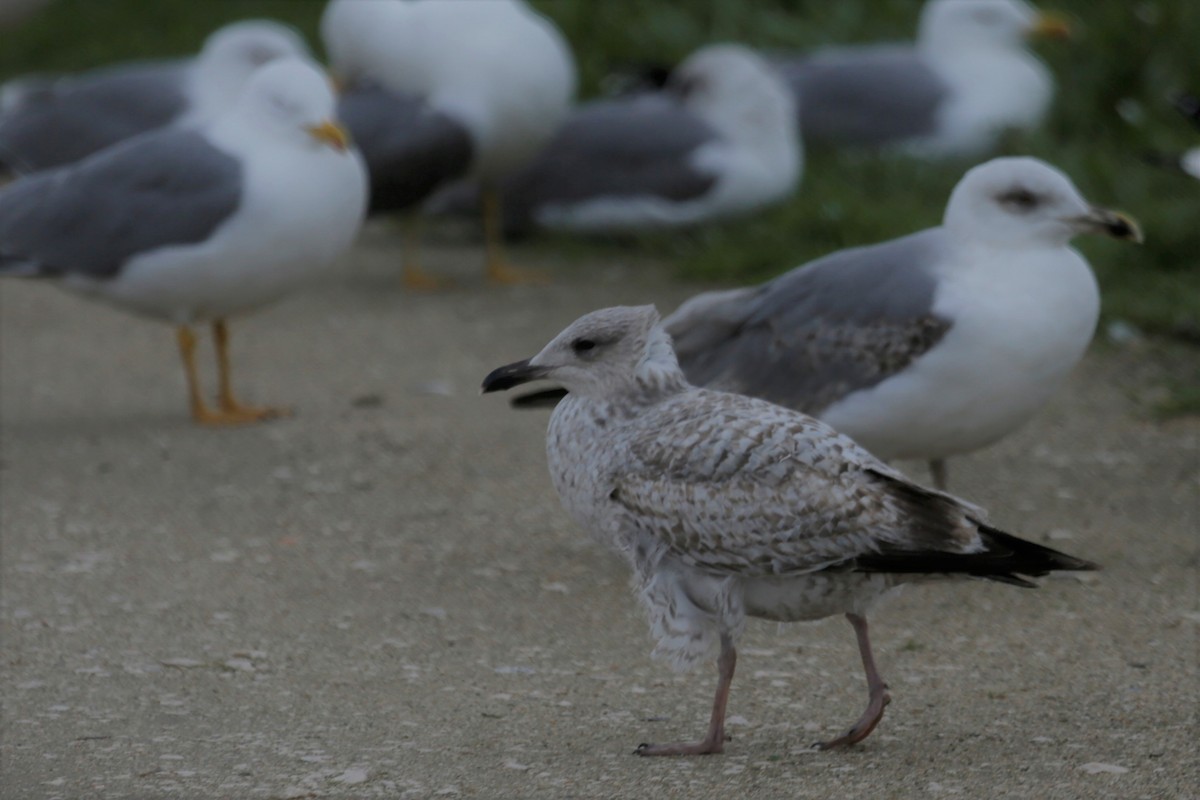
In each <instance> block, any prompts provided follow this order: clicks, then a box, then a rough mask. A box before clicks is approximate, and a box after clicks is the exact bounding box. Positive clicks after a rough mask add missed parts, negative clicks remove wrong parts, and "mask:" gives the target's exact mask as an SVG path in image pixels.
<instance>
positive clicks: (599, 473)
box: [483, 306, 1096, 756]
mask: <svg viewBox="0 0 1200 800" xmlns="http://www.w3.org/2000/svg"><path fill="white" fill-rule="evenodd" d="M540 378H548V379H551V380H554V381H556V382H558V383H561V384H562V385H563V386H565V387H566V388H567V389H568V390H569V391H570V394H569V395H567V397H566V399H564V400H563V402H561V403H560V404H559V405H558V407H557V408H556V409H555V411H554V415H553V416H552V417H551V418H550V427H549V431H548V432H547V436H546V451H547V457H548V460H549V467H550V476H551V479H552V481H553V483H554V487H555V489H556V490H557V491H558V495H559V498H560V499H561V500H562V503H563V506H564V507H565V508H566V510H567V512H568V513H569V514H570V516H571V517H572V518H573V519H574V520H575V522H576V523H577V524H579V525H580V526H581V527H583V528H584V529H585V530H587V532H588V533H589V534H591V535H592V536H593V537H595V538H596V539H598V540H599V541H601V542H602V543H603V544H606V545H609V546H611V547H613V548H615V549H616V550H617V551H618V552H619V553H620V554H621V555H623V556H624V557H625V558H626V559H627V560H628V561H629V563H630V565H631V566H632V568H633V571H634V575H635V579H634V582H635V585H636V586H637V590H638V593H639V595H640V597H641V600H642V603H643V604H644V605H645V606H646V609H647V611H648V614H649V618H650V626H651V630H652V632H653V635H654V638H655V639H656V640H657V648H656V651H655V652H656V654H658V655H662V656H664V657H666V658H669V659H670V660H671V661H672V662H673V664H674V665H675V666H676V667H677V668H687V667H691V666H694V665H695V664H696V663H697V662H699V661H700V660H702V659H704V658H706V657H708V656H710V655H712V654H713V653H714V652H717V653H719V655H718V659H717V664H718V668H719V671H720V680H719V682H718V684H717V693H716V700H715V702H714V704H713V711H712V718H711V722H710V725H709V730H708V734H707V735H706V736H705V737H704V738H703V739H701V740H700V741H697V742H690V743H675V744H658V745H652V744H643V745H641V746H640V747H638V749H637V753H638V754H640V755H647V756H650V755H687V754H703V753H719V752H721V751H722V749H723V748H724V744H725V733H724V719H725V706H726V701H727V700H728V697H729V687H730V682H731V681H732V679H733V670H734V664H735V662H736V658H737V655H736V650H735V645H736V641H737V638H738V636H739V634H740V633H741V631H742V629H743V627H744V624H745V619H746V617H747V616H751V617H762V618H766V619H772V620H778V621H798V620H813V619H820V618H823V617H827V616H830V615H833V614H838V613H844V614H845V615H846V617H847V618H848V619H849V620H850V623H851V624H852V625H853V627H854V631H855V634H856V636H857V638H858V645H859V650H860V653H861V656H862V661H863V667H864V670H865V672H866V676H867V686H868V690H869V695H870V701H869V704H868V707H867V710H866V711H865V712H864V713H863V715H862V717H861V718H860V719H859V720H858V721H857V722H856V723H855V724H854V725H853V726H852V727H851V728H850V729H849V730H848V731H847V732H846V733H844V734H842V735H841V736H838V737H836V738H835V739H832V740H830V741H828V742H825V743H824V744H823V745H821V746H822V747H825V748H828V747H836V746H841V745H850V744H854V743H856V742H859V741H861V740H862V739H864V738H866V736H867V735H869V734H870V733H871V731H872V730H873V729H874V728H875V726H876V725H877V724H878V723H879V721H880V719H881V718H882V717H883V710H884V707H885V706H886V705H887V704H888V702H889V700H890V698H889V696H888V692H887V685H886V684H885V683H884V682H883V679H882V678H881V677H880V675H879V671H878V670H877V669H876V666H875V661H874V658H873V657H872V654H871V646H870V641H869V639H868V634H867V621H866V614H867V612H868V611H869V610H870V608H871V607H872V606H873V605H874V604H875V602H876V601H878V600H879V599H880V598H881V597H883V596H884V595H885V594H888V593H889V591H890V590H892V589H894V588H896V587H898V586H900V585H902V584H905V583H910V582H924V581H929V580H934V579H938V578H944V577H951V576H962V577H974V578H987V579H990V580H995V581H1000V582H1003V583H1009V584H1013V585H1015V586H1033V585H1034V584H1032V583H1030V582H1029V581H1028V580H1026V576H1030V577H1036V576H1040V575H1045V574H1047V573H1049V572H1051V571H1054V570H1082V569H1095V568H1096V567H1095V565H1093V564H1090V563H1088V562H1086V561H1083V560H1081V559H1077V558H1073V557H1071V556H1068V555H1065V554H1063V553H1059V552H1056V551H1054V550H1051V549H1049V548H1046V547H1042V546H1041V545H1037V544H1034V543H1032V542H1027V541H1024V540H1022V539H1019V538H1017V537H1015V536H1012V535H1010V534H1007V533H1004V532H1002V531H1000V530H997V529H996V528H993V527H991V526H990V525H988V524H987V523H986V519H985V514H984V511H983V510H982V509H980V508H978V507H976V506H974V505H971V504H970V503H967V502H965V501H963V500H959V499H958V498H956V497H953V496H952V495H949V494H945V493H943V492H939V491H934V490H932V489H925V488H923V487H921V486H918V485H916V484H914V483H911V482H910V481H909V480H908V479H907V478H905V477H904V476H903V475H902V474H900V473H899V472H897V471H895V470H894V469H892V468H891V467H889V466H887V465H886V464H884V463H883V462H881V461H879V460H878V459H876V458H875V457H874V456H872V455H871V454H870V453H868V452H867V451H866V450H864V449H863V448H862V447H860V446H859V445H857V444H855V443H854V442H853V441H852V440H850V439H849V438H847V437H846V436H844V435H841V434H839V433H837V432H836V431H834V430H833V429H832V428H830V427H829V426H828V425H826V424H824V423H822V422H819V421H817V420H815V419H812V418H811V417H807V416H805V415H803V414H800V413H798V412H795V411H791V410H789V409H786V408H782V407H780V406H776V405H772V404H771V403H767V402H765V401H763V400H758V399H755V398H751V397H745V396H743V395H736V394H728V393H725V392H716V391H712V390H709V389H700V388H696V387H694V386H691V385H689V384H688V383H687V380H686V379H685V378H684V375H683V372H682V371H681V370H680V368H679V364H678V363H677V362H676V360H675V355H674V353H673V352H672V349H671V340H670V337H669V336H668V335H667V333H666V331H665V330H664V329H663V327H662V326H661V324H660V323H659V319H658V313H657V312H656V311H655V310H654V307H653V306H642V307H636V308H630V307H621V308H609V309H604V310H601V311H595V312H593V313H591V314H588V315H586V316H584V317H582V318H580V319H579V320H577V321H576V322H574V323H572V324H571V325H570V326H568V327H567V329H566V330H564V331H563V332H562V333H560V334H559V335H558V336H557V337H555V338H554V340H553V341H551V342H550V343H549V344H548V345H546V347H545V348H544V349H543V350H542V351H541V352H540V353H538V354H537V355H536V356H534V357H533V358H531V359H528V360H525V361H520V362H517V363H515V364H510V365H508V366H505V367H500V368H499V369H497V370H495V371H493V372H492V373H491V374H490V375H488V376H487V378H486V379H485V380H484V382H483V391H485V392H489V391H497V390H503V389H508V388H511V387H513V386H516V385H518V384H521V383H524V382H526V381H530V380H536V379H540Z"/></svg>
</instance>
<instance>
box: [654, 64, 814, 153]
mask: <svg viewBox="0 0 1200 800" xmlns="http://www.w3.org/2000/svg"><path fill="white" fill-rule="evenodd" d="M667 90H668V91H670V92H672V93H674V94H677V95H679V96H680V97H682V98H683V102H684V103H685V104H686V105H687V107H688V108H690V109H692V111H694V112H695V113H696V114H697V115H698V116H700V117H703V118H704V119H705V121H707V122H708V123H709V124H711V125H713V126H715V127H716V128H718V129H719V130H721V132H722V133H725V134H726V135H729V136H737V135H739V134H744V133H745V132H748V131H753V130H760V131H761V130H764V129H766V130H769V131H770V132H771V133H772V134H775V135H782V134H785V133H786V134H787V135H788V136H789V138H791V139H795V138H796V135H797V133H796V107H795V99H794V98H793V96H792V93H791V92H790V91H789V90H788V88H787V86H786V85H785V84H784V83H783V81H782V80H781V79H780V78H779V76H778V74H777V73H776V72H775V71H774V70H772V69H771V67H770V66H769V65H768V64H767V63H766V62H765V61H764V60H763V59H762V58H760V57H759V56H758V55H757V54H756V53H755V52H754V51H753V50H751V49H750V48H748V47H743V46H741V45H738V44H714V45H709V46H707V47H702V48H700V49H699V50H697V51H696V52H695V53H693V54H692V55H690V56H688V57H687V59H685V60H684V61H683V63H682V64H680V65H679V66H678V67H676V68H675V70H674V71H672V73H671V76H670V78H668V80H667Z"/></svg>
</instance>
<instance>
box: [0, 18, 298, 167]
mask: <svg viewBox="0 0 1200 800" xmlns="http://www.w3.org/2000/svg"><path fill="white" fill-rule="evenodd" d="M307 54H308V49H307V47H305V45H304V42H303V40H302V39H301V38H300V36H299V35H298V34H297V33H296V32H295V31H293V30H292V29H291V28H289V27H287V26H286V25H281V24H279V23H276V22H271V21H269V20H243V21H241V22H235V23H233V24H231V25H226V26H225V27H223V28H221V29H220V30H218V31H216V32H215V33H213V34H212V35H210V36H209V37H208V39H207V40H205V43H204V47H203V49H202V50H201V51H200V54H199V55H197V56H195V57H194V58H190V59H186V60H173V61H154V62H144V63H133V64H120V65H116V66H109V67H104V68H101V69H96V70H93V71H91V72H85V73H82V74H79V75H71V76H64V77H54V78H45V77H38V76H32V77H26V78H18V79H15V80H13V81H10V82H9V83H7V84H5V85H4V87H3V89H0V170H3V171H6V172H11V173H18V174H21V173H29V172H36V171H38V170H43V169H49V168H51V167H57V166H61V165H63V164H69V163H71V162H73V161H78V160H79V159H81V158H85V157H86V156H89V155H91V154H93V153H96V152H99V151H100V150H103V149H104V148H106V147H110V146H112V145H114V144H116V143H117V142H120V141H123V140H125V139H128V138H129V137H131V136H136V135H137V134H139V133H145V132H146V131H149V130H153V129H155V128H160V127H162V126H164V125H169V124H179V125H200V124H204V123H206V122H208V121H210V120H212V119H213V118H215V117H216V116H218V115H219V114H221V113H223V112H224V111H225V110H226V109H227V108H228V107H229V106H230V105H232V104H233V102H234V101H235V100H236V99H237V97H238V95H239V94H240V93H241V90H242V87H243V86H244V85H245V83H246V81H247V80H248V79H249V78H250V76H251V75H252V74H253V73H254V72H255V70H257V69H258V68H259V67H261V66H262V65H263V64H266V63H267V62H268V61H272V60H274V59H277V58H285V57H305V56H306V55H307Z"/></svg>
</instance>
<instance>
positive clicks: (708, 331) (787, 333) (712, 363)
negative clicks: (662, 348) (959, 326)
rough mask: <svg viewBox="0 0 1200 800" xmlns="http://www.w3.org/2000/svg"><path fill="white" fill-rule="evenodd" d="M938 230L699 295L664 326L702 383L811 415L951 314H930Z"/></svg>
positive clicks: (924, 347) (921, 348)
mask: <svg viewBox="0 0 1200 800" xmlns="http://www.w3.org/2000/svg"><path fill="white" fill-rule="evenodd" d="M942 249H943V233H942V232H941V230H940V229H937V228H934V229H931V230H927V231H922V232H920V233H916V234H912V235H911V236H906V237H903V238H901V239H894V240H892V241H889V242H884V243H882V244H878V245H873V246H869V247H859V248H853V249H850V250H842V251H840V252H837V253H834V254H832V255H829V256H826V257H825V258H821V259H818V260H817V261H813V262H811V263H809V264H806V265H804V266H801V267H798V268H796V269H794V270H792V271H791V272H788V273H785V274H784V275H781V276H780V277H778V278H776V279H775V280H773V281H771V282H769V283H766V284H764V285H762V286H760V287H758V288H754V289H742V290H735V291H733V292H727V293H722V294H724V297H720V296H718V297H715V298H708V299H705V296H704V295H701V296H700V298H696V299H693V300H691V301H689V302H688V303H686V304H684V305H683V306H681V307H680V309H679V310H678V311H676V312H675V313H674V314H672V315H671V316H670V317H669V318H667V320H666V321H665V322H664V325H665V327H666V329H667V332H668V333H670V334H671V336H672V338H673V339H674V341H675V344H676V353H677V355H678V356H679V363H680V365H681V366H682V367H683V370H684V372H685V373H686V375H687V377H688V380H689V381H690V382H692V383H693V384H696V385H698V386H707V387H710V388H714V389H722V390H725V391H731V392H737V393H739V394H748V395H752V396H754V397H761V398H763V399H765V400H769V401H771V402H773V403H778V404H780V405H784V406H787V407H789V408H793V409H796V410H799V411H804V412H805V413H809V414H818V415H819V413H820V412H821V411H822V410H823V409H824V408H826V407H827V406H829V405H830V404H831V403H833V402H835V401H836V400H838V399H840V398H841V397H844V396H845V395H847V394H849V393H850V392H853V391H856V390H858V389H863V388H867V387H870V386H874V385H875V384H877V383H879V382H880V381H882V380H884V379H886V378H887V377H889V376H890V375H893V374H895V373H897V372H899V371H900V370H902V369H904V368H905V367H906V366H907V365H908V364H910V363H912V361H914V360H915V359H917V358H918V357H920V356H921V355H922V354H924V353H925V352H927V351H928V350H929V349H930V348H931V347H933V346H934V345H935V344H937V342H938V341H940V340H941V338H942V336H944V335H945V333H946V331H948V330H949V329H950V326H951V324H952V320H949V319H946V318H944V317H941V316H938V315H936V314H934V313H933V311H932V305H933V298H934V293H935V290H936V286H937V284H936V279H935V277H934V276H933V274H932V273H931V272H930V271H929V269H928V266H929V265H930V264H931V263H933V262H934V261H936V259H937V258H938V257H939V255H940V253H941V252H942Z"/></svg>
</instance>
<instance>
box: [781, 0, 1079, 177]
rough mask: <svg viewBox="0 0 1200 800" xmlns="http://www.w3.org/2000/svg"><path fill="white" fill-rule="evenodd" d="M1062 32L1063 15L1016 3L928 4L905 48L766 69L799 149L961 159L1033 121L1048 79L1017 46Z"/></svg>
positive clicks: (864, 50)
mask: <svg viewBox="0 0 1200 800" xmlns="http://www.w3.org/2000/svg"><path fill="white" fill-rule="evenodd" d="M1068 31H1069V28H1068V26H1067V24H1066V21H1065V19H1064V18H1063V17H1061V16H1059V15H1056V14H1047V13H1041V12H1039V11H1038V10H1037V9H1035V8H1034V7H1033V6H1031V5H1030V4H1028V3H1026V2H1024V0H928V1H927V2H926V3H925V5H924V7H923V8H922V10H921V19H920V24H919V29H918V33H917V40H916V42H914V43H912V44H878V45H859V46H843V47H831V48H826V49H823V50H818V51H817V52H815V53H813V54H812V55H810V56H806V57H780V58H778V59H777V60H776V62H775V63H776V67H777V68H778V69H779V71H780V72H781V73H782V74H783V76H784V77H785V78H786V79H787V81H788V83H789V84H790V85H791V86H792V88H793V89H794V91H795V92H796V94H797V96H798V98H799V100H800V106H801V108H802V113H801V114H800V129H801V132H802V134H803V136H804V139H805V141H806V142H809V141H818V140H823V141H826V142H829V143H831V144H833V145H837V146H847V145H851V146H853V145H860V146H882V145H888V146H896V147H900V148H903V149H904V150H906V151H907V152H909V153H912V154H915V155H919V156H925V157H945V156H970V155H979V154H981V153H985V152H987V151H988V150H990V149H992V148H994V146H995V144H996V141H997V139H998V138H999V137H1000V135H1001V134H1002V133H1004V132H1005V131H1006V130H1009V129H1014V128H1015V129H1031V128H1034V127H1036V126H1037V125H1038V124H1039V123H1040V122H1041V120H1042V118H1043V117H1044V116H1045V114H1046V111H1047V109H1048V108H1049V105H1050V101H1051V99H1052V97H1053V94H1054V81H1053V78H1052V76H1051V75H1050V72H1049V71H1048V70H1047V69H1046V67H1045V65H1044V64H1043V63H1042V62H1041V61H1040V60H1039V59H1038V58H1037V56H1035V55H1034V54H1033V53H1031V52H1030V51H1029V50H1028V49H1027V40H1028V39H1029V38H1030V37H1031V36H1051V37H1063V36H1065V35H1067V33H1068Z"/></svg>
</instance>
